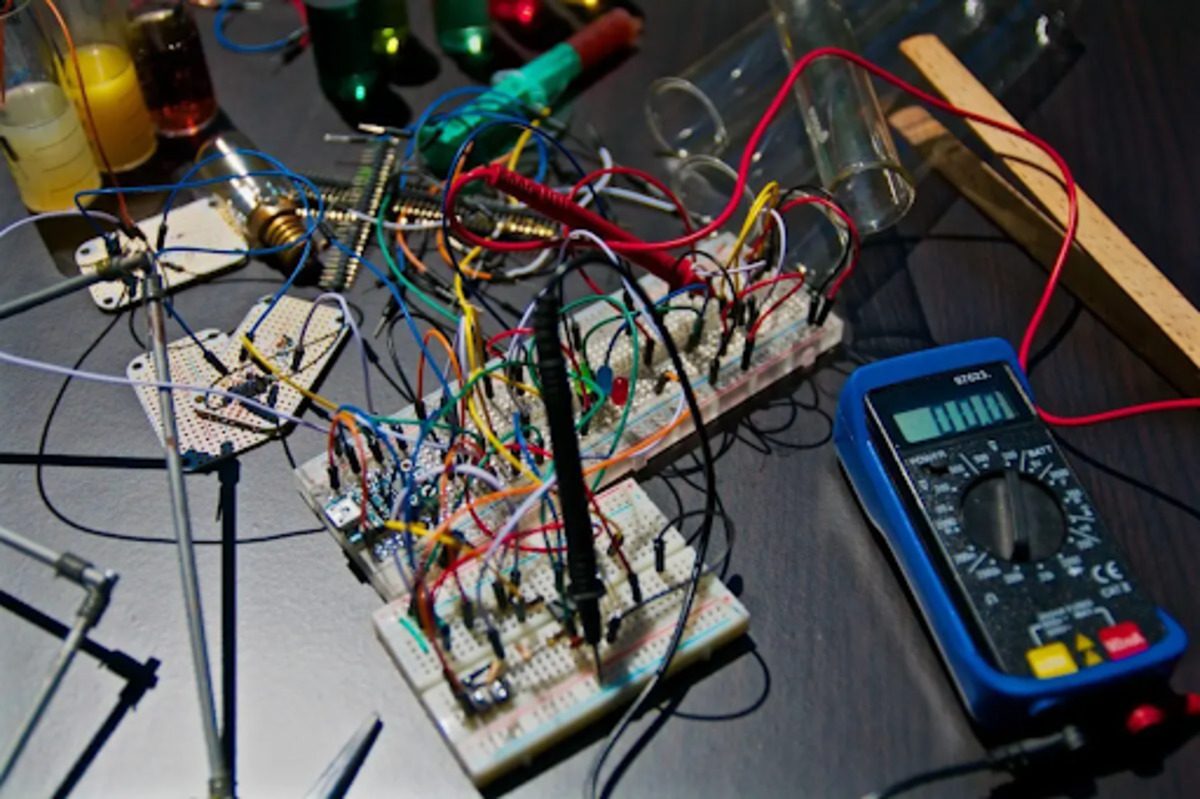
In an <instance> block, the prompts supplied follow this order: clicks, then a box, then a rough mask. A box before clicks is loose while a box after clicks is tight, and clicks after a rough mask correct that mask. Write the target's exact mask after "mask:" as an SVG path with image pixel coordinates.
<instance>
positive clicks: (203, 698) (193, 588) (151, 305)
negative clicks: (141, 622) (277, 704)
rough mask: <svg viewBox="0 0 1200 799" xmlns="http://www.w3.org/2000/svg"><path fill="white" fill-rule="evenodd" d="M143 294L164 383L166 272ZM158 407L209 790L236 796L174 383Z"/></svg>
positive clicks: (149, 279)
mask: <svg viewBox="0 0 1200 799" xmlns="http://www.w3.org/2000/svg"><path fill="white" fill-rule="evenodd" d="M143 296H145V298H146V312H147V317H148V318H149V322H150V338H151V349H150V355H151V358H152V359H153V362H154V371H155V374H156V375H158V379H159V380H160V381H162V382H163V383H167V382H170V380H171V372H170V364H169V363H168V360H167V334H166V323H165V320H164V317H163V306H162V300H163V283H162V276H161V275H159V274H158V273H157V272H155V271H152V270H148V271H147V273H146V277H145V289H144V292H143ZM158 410H159V416H160V418H161V419H162V430H163V450H164V452H165V454H166V458H167V479H168V482H169V485H170V493H171V519H172V522H173V523H174V527H175V543H176V548H177V550H178V554H179V576H180V578H181V580H182V583H183V603H184V607H185V609H186V611H187V624H188V634H189V637H190V639H191V648H192V666H193V669H194V670H195V673H196V692H197V694H198V695H199V699H200V720H201V723H202V724H203V727H204V742H205V745H206V747H207V750H208V771H209V778H208V792H209V795H210V796H212V797H232V796H233V786H232V785H231V784H230V779H229V770H228V767H227V766H226V763H225V756H224V752H223V751H222V747H221V736H220V734H219V732H218V731H217V712H216V703H215V701H214V699H213V685H212V672H211V671H210V669H209V665H208V642H207V640H206V639H205V634H204V614H203V611H202V609H201V605H200V581H199V578H198V577H197V574H196V551H195V545H194V543H193V541H192V522H191V515H190V514H189V513H188V503H187V491H186V489H185V487H184V484H183V461H182V460H181V458H180V456H179V438H178V436H179V431H178V428H177V426H176V423H175V400H174V397H173V396H172V393H171V390H170V389H169V388H165V387H160V388H159V390H158Z"/></svg>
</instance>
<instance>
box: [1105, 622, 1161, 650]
mask: <svg viewBox="0 0 1200 799" xmlns="http://www.w3.org/2000/svg"><path fill="white" fill-rule="evenodd" d="M1096 637H1097V638H1099V639H1100V644H1101V646H1103V647H1104V651H1106V652H1108V656H1109V657H1110V658H1112V659H1113V660H1120V659H1121V658H1127V657H1129V656H1130V655H1136V654H1137V653H1138V652H1143V651H1145V650H1147V649H1149V648H1150V642H1149V641H1147V640H1146V636H1144V635H1142V630H1141V628H1140V627H1138V626H1137V625H1136V624H1134V623H1133V622H1131V621H1126V622H1121V623H1120V624H1114V625H1112V626H1111V627H1105V628H1104V629H1102V630H1100V631H1099V632H1097V633H1096Z"/></svg>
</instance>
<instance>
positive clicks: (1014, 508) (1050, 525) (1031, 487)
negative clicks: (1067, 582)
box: [962, 469, 1067, 563]
mask: <svg viewBox="0 0 1200 799" xmlns="http://www.w3.org/2000/svg"><path fill="white" fill-rule="evenodd" d="M962 517H963V527H964V529H965V530H966V533H967V535H968V536H969V537H970V538H971V540H972V541H974V542H975V543H976V544H979V546H981V547H983V548H984V549H986V550H987V551H988V552H990V553H992V554H993V555H995V556H996V557H998V558H1002V559H1003V560H1010V561H1016V562H1019V563H1024V562H1028V561H1033V560H1041V559H1042V558H1048V557H1050V556H1051V555H1053V554H1054V553H1055V552H1057V551H1058V549H1059V547H1061V546H1062V544H1063V541H1064V540H1065V539H1066V534H1067V529H1066V519H1065V518H1064V516H1063V512H1062V507H1061V506H1060V505H1059V503H1058V500H1057V499H1056V498H1055V496H1054V495H1053V494H1052V493H1050V491H1049V490H1047V489H1046V487H1045V486H1043V485H1042V484H1041V483H1039V482H1037V481H1036V480H1034V479H1033V478H1030V477H1026V476H1025V475H1023V474H1020V473H1019V472H1017V471H1015V470H1012V469H1005V470H1004V471H1000V472H993V473H991V474H985V475H983V476H982V477H980V478H979V479H978V480H976V481H975V482H974V483H972V484H971V486H970V487H969V488H968V489H967V491H966V493H965V494H964V495H963V498H962Z"/></svg>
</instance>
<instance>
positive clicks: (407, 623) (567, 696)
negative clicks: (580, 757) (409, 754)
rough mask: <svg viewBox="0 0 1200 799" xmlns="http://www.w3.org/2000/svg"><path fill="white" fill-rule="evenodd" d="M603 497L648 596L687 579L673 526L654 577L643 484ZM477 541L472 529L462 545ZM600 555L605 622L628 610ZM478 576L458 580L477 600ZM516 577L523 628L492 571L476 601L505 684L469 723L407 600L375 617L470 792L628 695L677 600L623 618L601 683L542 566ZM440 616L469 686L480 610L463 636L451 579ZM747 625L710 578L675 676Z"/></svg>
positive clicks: (648, 667) (648, 671)
mask: <svg viewBox="0 0 1200 799" xmlns="http://www.w3.org/2000/svg"><path fill="white" fill-rule="evenodd" d="M598 501H599V504H600V508H601V510H602V511H603V513H604V515H605V516H607V517H608V518H609V519H610V521H611V523H613V524H614V525H616V526H618V527H619V528H620V530H621V533H622V534H623V535H624V551H625V554H626V557H627V558H628V559H629V561H630V567H631V569H632V570H633V571H634V572H635V573H636V574H637V575H638V578H639V582H640V584H641V590H642V594H643V597H644V598H645V599H649V598H650V597H653V596H655V595H656V594H659V593H660V592H662V591H664V590H665V589H667V588H669V587H674V586H679V585H682V584H684V583H685V582H686V581H687V579H688V577H689V574H690V571H691V568H692V563H693V562H694V560H695V551H694V550H693V549H692V548H691V547H689V546H688V545H687V543H686V542H685V541H684V539H683V536H682V535H680V533H679V532H678V531H677V530H676V529H675V528H674V527H669V528H667V532H666V534H665V535H664V537H663V538H664V541H665V544H666V547H665V561H664V566H665V568H664V569H663V571H662V572H661V573H660V572H658V571H656V570H655V562H654V552H653V540H654V538H655V537H656V536H658V535H659V533H660V532H661V531H662V530H663V529H664V527H666V526H667V519H666V518H665V517H664V516H663V514H662V513H661V512H660V511H659V509H658V508H657V507H656V506H655V505H654V503H653V502H652V501H651V500H650V498H649V497H648V496H646V493H645V492H644V491H643V490H642V489H641V487H639V486H638V485H637V484H636V483H635V482H633V481H632V480H626V481H624V482H621V483H618V484H617V485H616V486H614V487H612V488H610V489H609V490H607V491H605V492H604V493H603V494H601V495H599V497H598ZM531 521H532V520H531ZM478 535H479V533H478V531H472V532H470V533H468V538H472V539H473V538H474V537H475V536H478ZM597 558H598V565H599V567H600V572H601V577H602V579H603V581H604V584H605V587H606V594H605V596H604V598H603V599H602V600H601V618H602V620H604V621H605V623H607V622H608V620H610V619H611V618H612V617H613V616H614V615H616V614H618V613H620V612H621V611H622V610H628V609H630V608H632V607H633V606H634V602H633V598H632V595H631V590H630V584H629V581H628V579H627V578H626V574H627V573H626V572H625V570H624V569H623V568H621V567H620V566H619V564H618V563H617V562H616V561H615V560H614V559H612V558H610V557H608V556H607V555H606V554H605V552H604V550H603V547H602V546H600V545H598V546H597ZM478 573H479V572H478V569H477V568H476V567H475V566H474V565H473V566H472V567H471V568H469V569H463V570H462V574H461V579H462V583H463V585H464V587H466V589H467V593H468V597H469V598H470V600H471V602H472V603H474V602H475V597H474V596H473V593H474V591H475V586H476V578H477V576H478ZM521 574H522V579H521V584H520V590H521V595H522V596H523V597H525V598H526V600H527V601H528V602H530V603H531V604H533V606H532V607H530V608H529V609H528V611H527V615H526V617H525V620H524V621H523V622H522V621H519V620H518V619H517V616H516V613H515V611H514V609H513V608H512V607H511V605H510V606H509V608H508V609H507V610H505V611H501V610H500V609H499V608H498V606H497V604H496V597H495V595H494V594H493V592H492V591H491V590H490V588H491V579H490V573H489V576H488V577H485V579H484V584H483V593H482V594H481V597H482V603H483V606H484V607H485V608H487V609H488V611H489V612H490V613H491V614H492V616H493V618H494V619H495V621H496V625H497V627H498V628H499V630H500V636H501V640H502V641H503V644H504V648H505V655H506V657H505V660H504V661H503V663H504V667H503V670H502V671H500V676H502V677H503V680H504V685H503V689H502V690H504V691H505V693H506V697H505V698H504V699H503V700H499V701H497V700H496V699H495V696H496V695H495V693H494V691H493V689H492V688H491V687H490V686H489V685H488V684H486V683H485V684H483V685H481V687H480V689H479V690H481V691H483V692H484V693H485V694H486V697H487V699H486V704H488V705H489V706H488V707H487V709H485V710H483V711H482V712H475V713H472V714H471V715H468V714H467V712H466V711H465V710H464V708H463V707H462V705H461V704H460V703H459V702H458V701H457V700H456V699H455V698H454V696H453V694H452V692H451V690H450V688H449V685H448V683H447V681H446V680H445V679H444V678H443V676H442V672H441V666H440V664H439V662H438V660H437V658H436V656H435V654H434V653H433V652H432V651H431V649H430V643H429V642H428V641H427V640H425V638H424V637H423V636H422V634H421V633H420V631H419V627H418V626H417V625H416V624H415V623H414V622H413V620H412V619H411V618H410V617H409V615H408V611H409V600H408V598H407V597H402V598H400V599H398V600H396V601H394V602H392V603H390V604H388V605H386V606H384V607H383V608H381V609H380V610H379V611H378V612H376V614H375V619H374V620H375V629H376V633H377V634H378V636H379V639H380V640H381V641H382V642H383V644H384V646H385V647H387V650H388V652H389V653H390V654H391V656H392V659H393V660H394V661H395V662H396V665H397V666H398V667H399V669H400V671H401V673H402V674H403V675H404V677H405V679H406V680H407V681H408V683H409V685H410V686H411V687H412V690H413V691H414V692H415V693H416V694H417V696H418V697H419V698H420V700H421V703H422V705H424V707H425V710H426V712H428V714H429V716H430V718H431V719H432V720H433V722H434V724H435V725H436V726H437V728H438V730H439V731H440V732H441V734H442V736H443V737H444V738H445V739H446V742H447V743H448V744H449V745H450V748H451V749H452V750H453V752H454V754H455V756H456V757H457V758H458V760H459V762H460V763H461V764H462V767H463V769H464V770H465V771H466V772H467V774H468V776H470V778H471V780H472V781H473V782H474V783H475V784H476V785H484V784H485V783H488V782H490V781H492V780H494V779H495V778H496V777H499V776H500V775H502V774H504V773H505V772H507V771H509V770H511V769H513V768H514V767H517V766H520V765H526V764H528V763H530V761H531V760H532V758H533V757H534V756H535V755H536V754H537V753H539V752H541V751H543V750H545V749H546V748H548V747H550V746H552V745H553V744H555V743H557V742H559V741H561V740H562V739H564V738H566V737H568V736H570V735H571V734H572V733H574V732H576V731H578V730H579V729H581V728H583V727H584V726H586V725H587V724H589V723H591V722H593V721H595V720H597V719H598V718H600V717H602V716H603V715H605V714H606V713H608V712H610V711H612V710H614V709H615V708H617V707H619V706H620V705H622V704H624V703H625V702H628V701H629V700H630V699H632V697H633V696H634V695H635V694H636V692H637V691H638V690H639V689H640V688H641V687H642V685H643V684H644V683H645V682H646V680H648V679H649V678H650V676H651V675H652V674H653V673H654V670H655V668H656V667H657V666H658V664H659V663H660V661H661V660H662V657H663V654H664V652H665V651H666V648H667V644H668V642H669V640H670V637H671V633H672V632H673V631H674V629H675V624H676V621H677V620H678V615H679V611H680V603H681V602H682V599H683V593H684V592H683V590H674V591H671V592H669V593H666V594H665V596H662V597H660V598H658V599H657V600H655V601H652V602H646V604H644V605H642V606H641V607H639V608H638V609H636V610H633V611H632V612H631V613H630V614H629V615H628V616H627V617H625V618H623V620H622V622H621V624H620V627H619V629H618V632H617V635H616V637H615V639H614V640H613V641H612V642H608V641H607V640H606V641H604V642H602V643H601V646H600V655H601V660H602V663H603V678H604V679H603V682H598V681H597V678H596V670H595V665H594V662H593V656H592V652H591V649H590V648H589V647H587V646H586V645H584V646H576V647H575V648H572V647H571V644H570V643H569V641H568V640H567V639H566V636H564V635H563V634H562V633H563V628H562V625H561V623H560V622H559V620H558V619H557V618H556V617H555V616H554V614H553V613H552V611H551V609H550V608H551V603H552V602H554V601H555V600H557V599H558V598H559V594H558V592H557V590H556V587H555V581H554V574H553V571H552V569H551V567H550V564H549V559H548V558H547V557H545V556H544V555H529V556H526V557H525V559H524V560H523V561H522V562H521ZM539 597H540V598H541V601H540V602H536V599H537V598H539ZM436 612H437V616H438V617H439V618H440V619H441V621H442V622H444V623H445V624H446V625H448V627H449V630H450V632H449V638H450V648H449V651H447V652H446V656H447V659H448V661H449V664H450V667H451V669H453V671H454V673H455V674H457V675H458V676H459V678H460V679H463V680H466V679H467V678H468V677H469V676H470V675H472V674H474V673H479V672H484V671H487V670H488V667H489V665H491V664H492V663H493V661H494V659H495V655H494V654H493V650H492V648H491V647H490V646H489V643H488V641H487V638H486V637H485V634H484V625H483V623H482V621H481V618H480V611H479V609H478V606H476V608H475V610H474V615H475V617H476V618H475V619H474V626H473V627H472V628H468V627H467V626H466V624H465V623H464V619H463V616H462V602H461V599H460V595H459V593H458V590H457V588H456V587H454V583H453V581H447V582H446V583H445V584H444V585H443V587H442V590H441V591H440V592H439V594H438V596H437V604H436ZM749 623H750V614H749V613H748V611H747V610H746V608H745V607H744V606H743V605H742V604H741V602H739V601H738V600H737V598H736V597H734V595H733V594H732V593H730V591H729V589H727V588H726V587H725V586H724V585H723V584H722V583H721V581H720V580H718V579H717V578H716V577H715V576H714V575H712V574H705V575H704V576H703V577H702V578H701V581H700V585H699V590H698V592H697V595H696V599H695V602H694V604H693V609H692V613H691V615H690V617H689V621H688V626H687V628H686V631H685V633H684V637H683V639H682V641H681V645H680V647H679V650H678V652H677V654H676V656H675V659H674V661H673V662H672V669H677V668H681V667H683V666H685V665H687V664H689V663H692V662H695V661H697V660H700V659H704V658H707V657H709V655H711V653H712V652H713V651H714V650H715V649H717V648H718V647H720V646H722V645H724V644H726V643H728V642H730V641H732V640H734V639H735V638H737V637H738V636H740V635H742V634H744V633H745V632H746V630H747V629H748V627H749ZM443 637H444V636H443ZM481 682H482V679H481Z"/></svg>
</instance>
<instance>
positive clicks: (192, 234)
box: [75, 197, 247, 313]
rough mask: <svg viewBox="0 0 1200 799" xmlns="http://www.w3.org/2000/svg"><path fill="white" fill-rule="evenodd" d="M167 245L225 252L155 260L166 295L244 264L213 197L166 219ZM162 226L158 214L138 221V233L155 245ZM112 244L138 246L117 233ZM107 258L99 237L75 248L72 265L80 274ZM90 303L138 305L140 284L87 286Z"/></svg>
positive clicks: (238, 237)
mask: <svg viewBox="0 0 1200 799" xmlns="http://www.w3.org/2000/svg"><path fill="white" fill-rule="evenodd" d="M167 221H168V227H167V238H166V246H168V247H197V248H200V247H206V248H210V249H212V250H227V251H228V252H172V253H167V254H166V255H164V256H162V257H161V258H159V259H158V264H159V266H161V267H162V269H160V270H159V273H160V274H161V275H162V279H163V287H164V288H165V289H166V291H167V292H168V293H170V292H173V291H178V290H179V289H181V288H183V287H184V286H186V285H188V284H189V283H194V282H196V281H198V280H207V279H208V278H211V277H215V276H216V275H219V274H221V273H222V272H225V271H228V270H230V269H233V268H234V267H236V266H240V265H241V264H243V263H245V262H246V256H245V255H244V254H242V251H243V250H245V249H246V246H247V245H246V238H245V236H243V235H242V234H241V233H240V232H238V229H237V228H236V227H235V226H234V224H233V223H232V222H231V221H230V219H229V216H228V213H227V212H226V211H225V205H224V203H222V202H220V201H219V200H217V199H216V198H214V197H210V198H208V199H200V200H195V201H193V202H190V203H188V204H186V205H181V206H179V207H178V208H176V209H174V210H173V211H171V215H170V216H169V217H168V219H167ZM161 226H162V214H158V215H156V216H152V217H149V218H147V219H143V220H142V221H141V222H138V229H139V230H141V231H142V232H143V233H145V234H146V240H147V241H156V240H157V237H158V229H159V228H160V227H161ZM116 235H117V241H118V243H119V245H120V246H121V248H122V249H123V250H124V251H125V252H129V251H131V250H133V249H136V248H137V247H139V246H142V245H141V242H134V241H132V240H130V239H129V238H128V237H127V236H126V235H125V234H124V233H120V232H118V233H117V234H116ZM107 260H108V251H107V249H106V247H105V243H104V239H103V238H101V237H99V236H97V237H96V238H93V239H88V240H87V241H85V242H84V243H83V244H80V245H79V246H78V247H76V248H75V263H76V264H77V265H78V266H79V271H80V272H83V273H84V274H88V273H91V272H95V271H96V270H97V269H99V268H100V267H101V266H102V265H103V264H104V263H105V262H106V261H107ZM88 292H89V293H91V295H92V301H93V302H95V303H96V305H97V306H99V307H100V309H101V310H104V311H111V312H114V313H115V312H116V311H120V310H122V309H124V308H127V307H129V306H130V305H136V304H137V303H139V302H141V301H142V286H141V283H140V282H138V281H133V282H132V283H130V284H126V283H123V282H122V281H120V280H105V281H102V282H100V283H94V284H92V285H91V286H88Z"/></svg>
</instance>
